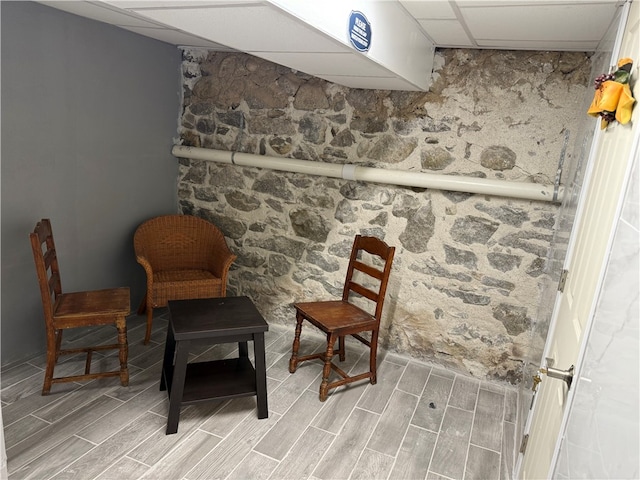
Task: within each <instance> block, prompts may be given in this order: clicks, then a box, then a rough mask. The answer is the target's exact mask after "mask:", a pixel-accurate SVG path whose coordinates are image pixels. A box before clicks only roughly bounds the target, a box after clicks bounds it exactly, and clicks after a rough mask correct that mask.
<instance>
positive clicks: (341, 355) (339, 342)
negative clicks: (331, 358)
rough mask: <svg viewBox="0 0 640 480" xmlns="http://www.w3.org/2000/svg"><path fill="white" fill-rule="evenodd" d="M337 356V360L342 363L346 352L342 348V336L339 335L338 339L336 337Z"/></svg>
mask: <svg viewBox="0 0 640 480" xmlns="http://www.w3.org/2000/svg"><path fill="white" fill-rule="evenodd" d="M338 354H339V358H340V361H341V362H344V361H345V359H346V358H347V357H346V354H347V352H346V350H345V348H344V335H340V337H338Z"/></svg>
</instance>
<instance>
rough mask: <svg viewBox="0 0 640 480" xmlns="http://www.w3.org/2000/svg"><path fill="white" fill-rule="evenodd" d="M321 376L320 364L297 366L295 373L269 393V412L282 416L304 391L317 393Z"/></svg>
mask: <svg viewBox="0 0 640 480" xmlns="http://www.w3.org/2000/svg"><path fill="white" fill-rule="evenodd" d="M287 362H288V360H287ZM287 368H289V367H287ZM321 374H322V366H321V364H320V363H317V362H314V361H309V362H305V363H303V364H302V365H300V366H298V369H297V370H296V373H293V374H288V375H289V377H288V378H286V379H285V380H283V382H282V383H281V384H280V386H278V388H276V389H275V390H274V391H272V392H269V410H272V411H274V412H276V413H279V414H281V415H282V414H283V413H284V412H286V411H287V410H288V408H289V407H290V406H291V405H292V404H293V403H294V402H295V401H296V400H297V399H298V397H300V395H301V394H302V392H304V391H305V390H306V389H310V390H315V391H316V392H318V389H319V388H320V376H321Z"/></svg>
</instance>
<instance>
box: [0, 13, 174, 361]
mask: <svg viewBox="0 0 640 480" xmlns="http://www.w3.org/2000/svg"><path fill="white" fill-rule="evenodd" d="M1 8H2V12H1V18H2V28H1V32H2V43H1V46H2V70H1V71H2V124H1V125H2V145H1V146H2V148H1V152H2V157H1V178H2V190H1V196H2V213H1V222H2V224H1V235H2V238H1V246H2V283H1V297H0V300H1V305H2V312H1V327H2V328H1V358H2V363H3V364H6V363H8V362H12V361H14V360H19V359H24V358H27V357H29V356H32V355H34V354H38V353H42V352H44V350H45V343H44V337H45V335H44V325H43V316H42V306H41V302H40V297H39V291H38V286H37V281H36V274H35V268H34V264H33V257H32V254H31V248H30V245H29V237H28V235H29V232H30V231H32V230H33V228H34V226H35V223H36V222H37V221H38V220H39V219H41V218H50V219H51V221H52V225H53V231H54V235H55V239H56V246H57V250H58V256H59V260H60V267H61V273H62V281H63V288H64V289H65V290H67V291H72V290H83V289H93V288H105V287H114V286H130V287H131V293H132V295H131V307H132V309H134V310H135V309H136V308H137V306H138V302H139V301H140V299H141V298H142V292H143V291H144V282H145V280H144V272H143V270H142V268H141V267H140V266H139V265H138V264H137V263H136V261H135V256H134V253H133V246H132V238H133V232H134V230H135V228H136V226H137V225H138V224H139V223H140V222H142V221H143V220H145V219H146V218H149V217H151V216H154V215H158V214H163V213H174V212H176V211H177V204H176V195H177V193H176V177H177V162H176V159H175V158H173V157H172V156H171V154H170V151H171V145H172V143H173V137H174V136H175V135H176V126H177V112H178V111H179V105H180V92H179V89H180V86H179V85H180V84H179V65H180V59H181V54H180V51H179V50H178V49H177V48H176V47H175V46H172V45H168V44H165V43H162V42H158V41H155V40H152V39H149V38H145V37H142V36H139V35H135V34H133V33H130V32H127V31H124V30H121V29H118V28H116V27H111V26H109V25H105V24H102V23H98V22H94V21H91V20H87V19H84V18H81V17H78V16H75V15H69V14H65V13H63V12H60V11H58V10H55V9H52V8H49V7H46V6H43V5H40V4H37V3H33V2H6V1H3V2H2V3H1Z"/></svg>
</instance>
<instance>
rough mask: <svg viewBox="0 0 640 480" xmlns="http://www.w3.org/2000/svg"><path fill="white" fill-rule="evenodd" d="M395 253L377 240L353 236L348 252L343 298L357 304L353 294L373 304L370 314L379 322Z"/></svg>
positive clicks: (393, 248) (393, 249)
mask: <svg viewBox="0 0 640 480" xmlns="http://www.w3.org/2000/svg"><path fill="white" fill-rule="evenodd" d="M395 250H396V249H395V247H390V246H389V245H387V244H386V243H385V242H383V241H382V240H380V239H379V238H377V237H367V236H362V235H356V238H355V240H354V241H353V248H352V249H351V257H350V258H349V266H348V268H347V277H346V280H345V283H344V290H343V292H342V299H343V300H346V301H351V302H353V303H356V302H355V301H354V298H353V297H354V295H353V294H354V293H355V294H356V296H357V297H359V299H360V300H362V299H367V300H370V301H371V302H374V303H375V313H373V315H374V317H375V318H376V320H378V321H380V317H381V316H382V307H383V305H384V298H385V294H386V292H387V283H388V282H389V275H390V273H391V265H392V263H393V256H394V254H395Z"/></svg>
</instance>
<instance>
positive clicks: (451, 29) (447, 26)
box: [418, 20, 475, 48]
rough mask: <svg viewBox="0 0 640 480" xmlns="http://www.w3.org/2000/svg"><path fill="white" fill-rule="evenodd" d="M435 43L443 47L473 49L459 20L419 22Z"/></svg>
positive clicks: (472, 44) (471, 42)
mask: <svg viewBox="0 0 640 480" xmlns="http://www.w3.org/2000/svg"><path fill="white" fill-rule="evenodd" d="M418 22H419V23H420V26H421V27H422V28H424V30H425V31H426V32H428V35H429V36H430V37H431V40H433V42H434V43H435V44H436V45H438V46H441V47H453V46H455V47H465V48H469V47H473V46H475V45H474V43H473V41H472V40H470V39H469V36H468V35H467V32H466V31H465V29H464V28H463V27H462V25H460V22H458V21H457V20H418Z"/></svg>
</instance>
